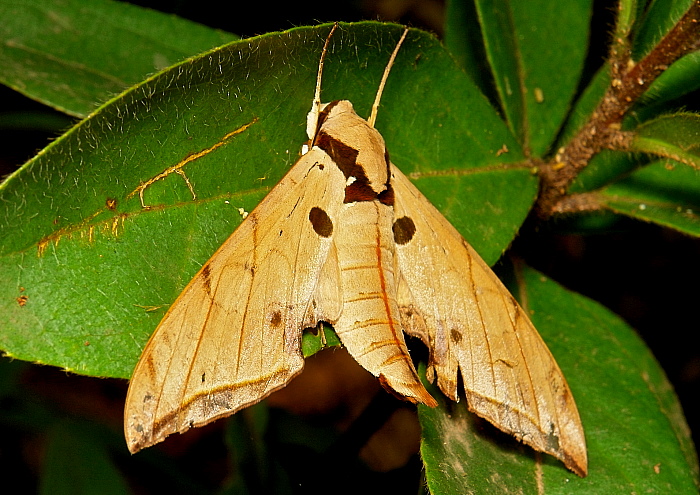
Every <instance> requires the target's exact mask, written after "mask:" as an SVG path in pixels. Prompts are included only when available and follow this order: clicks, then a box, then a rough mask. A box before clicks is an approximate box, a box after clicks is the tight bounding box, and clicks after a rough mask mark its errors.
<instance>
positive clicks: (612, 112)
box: [535, 0, 700, 219]
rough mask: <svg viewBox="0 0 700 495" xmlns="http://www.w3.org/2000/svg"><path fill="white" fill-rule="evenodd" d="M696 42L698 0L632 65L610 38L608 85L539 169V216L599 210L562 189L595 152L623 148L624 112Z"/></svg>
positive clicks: (587, 198)
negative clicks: (583, 120)
mask: <svg viewBox="0 0 700 495" xmlns="http://www.w3.org/2000/svg"><path fill="white" fill-rule="evenodd" d="M699 45H700V0H697V1H695V2H694V3H693V5H692V6H691V7H690V9H688V11H687V12H686V13H685V14H684V15H683V17H682V18H681V19H680V20H679V21H678V23H677V24H676V25H675V26H674V27H673V29H671V31H669V32H668V34H667V35H666V36H664V38H663V39H662V40H661V41H660V42H659V43H658V44H657V45H656V46H655V47H654V48H653V49H652V50H651V51H650V52H649V53H648V54H647V55H646V56H645V57H644V58H643V59H642V60H640V61H639V62H637V63H634V61H633V60H632V59H631V57H630V50H629V45H628V40H626V39H622V38H617V39H615V40H614V42H613V46H612V47H611V49H610V72H611V76H612V77H611V84H610V86H609V87H608V89H607V91H606V92H605V95H604V97H603V99H602V100H601V101H600V103H599V104H598V106H597V108H596V109H595V110H594V111H593V113H592V114H591V117H590V119H589V120H588V121H587V122H586V123H585V124H584V125H583V127H581V129H580V130H579V131H578V133H577V134H576V135H575V136H574V138H573V139H572V140H571V141H569V143H568V144H566V145H565V146H564V147H562V148H560V149H559V151H558V152H557V153H556V155H555V156H554V158H553V159H552V160H550V161H549V162H547V163H545V164H543V165H542V166H541V167H540V180H541V192H540V197H539V199H538V202H537V205H536V207H535V209H536V213H537V215H538V216H539V217H540V218H542V219H547V218H549V217H551V216H552V215H554V214H557V213H566V212H574V211H590V210H595V209H598V208H600V205H599V203H598V202H597V201H595V197H593V196H591V195H580V196H581V197H580V198H573V197H567V189H568V187H569V186H570V185H571V183H572V182H573V181H574V179H575V178H576V176H577V175H578V174H579V173H580V172H581V170H583V169H584V168H585V167H586V166H587V165H588V163H589V162H590V160H591V158H593V156H594V155H596V154H597V153H599V152H600V151H601V150H603V149H613V150H627V149H629V145H630V142H631V140H632V138H633V134H632V133H629V132H624V131H622V130H621V123H622V119H623V118H624V116H625V114H626V113H627V112H628V111H629V109H630V108H631V107H632V105H633V104H634V103H635V102H636V101H637V100H638V99H639V97H640V96H642V95H643V94H644V92H645V91H646V90H647V89H649V86H651V84H652V83H653V82H654V81H655V80H656V78H657V77H658V76H659V75H660V74H661V73H662V72H663V71H665V70H666V69H667V68H668V67H670V66H671V64H673V62H675V61H676V60H678V59H679V58H681V57H683V56H684V55H687V54H688V53H691V52H693V51H695V50H697V49H698V47H699Z"/></svg>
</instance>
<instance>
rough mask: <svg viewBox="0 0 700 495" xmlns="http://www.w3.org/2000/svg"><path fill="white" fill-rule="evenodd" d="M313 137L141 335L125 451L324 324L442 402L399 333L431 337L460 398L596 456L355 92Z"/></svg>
mask: <svg viewBox="0 0 700 495" xmlns="http://www.w3.org/2000/svg"><path fill="white" fill-rule="evenodd" d="M336 28H337V25H335V26H334V27H333V28H332V29H331V31H330V34H329V35H328V38H327V39H326V42H325V45H324V47H323V50H322V53H321V58H320V62H319V67H318V76H317V82H316V91H315V96H314V100H313V103H312V108H311V111H310V112H309V115H308V119H307V133H308V136H309V144H308V145H307V146H305V147H304V148H303V154H302V156H301V157H300V158H299V160H298V161H297V162H296V163H295V164H294V165H293V166H292V168H291V169H290V170H289V171H288V173H287V174H286V175H285V177H284V178H283V179H282V180H281V181H280V182H279V184H277V185H276V186H275V187H274V188H273V189H272V190H271V191H270V193H269V194H268V195H267V196H266V197H265V199H263V201H262V202H261V203H260V204H259V205H258V206H257V207H256V208H255V209H254V210H253V211H252V212H251V213H250V214H249V215H248V216H247V218H245V219H244V220H243V222H242V223H241V224H240V226H239V227H238V228H237V229H236V231H235V232H234V233H233V234H231V236H230V237H229V238H228V239H227V240H226V241H225V242H224V244H223V245H222V246H221V247H220V248H219V249H218V250H217V251H216V252H215V253H214V255H213V256H212V257H211V259H209V261H207V262H206V263H205V264H204V265H203V266H202V268H201V269H200V271H199V272H198V273H197V274H196V275H195V277H194V278H193V279H192V281H191V282H190V283H189V284H188V285H187V287H186V288H185V289H184V290H183V291H182V293H181V294H180V296H179V297H178V298H177V300H176V301H175V302H174V303H173V305H172V306H171V307H170V309H169V310H168V312H167V314H166V315H165V317H164V318H163V320H162V321H161V322H160V324H159V326H158V328H157V329H156V330H155V332H154V333H153V335H152V337H151V338H150V340H149V341H148V343H147V345H146V347H145V348H144V350H143V353H142V355H141V358H140V360H139V362H138V364H137V365H136V368H135V370H134V373H133V377H132V379H131V383H130V386H129V391H128V395H127V400H126V407H125V412H124V430H125V436H126V441H127V444H128V447H129V450H130V451H131V452H132V453H133V452H137V451H138V450H140V449H142V448H144V447H147V446H150V445H153V444H155V443H157V442H160V441H162V440H163V439H164V438H165V437H167V436H168V435H170V434H171V433H174V432H184V431H186V430H188V429H189V428H191V427H193V426H201V425H204V424H207V423H209V422H211V421H214V420H216V419H218V418H221V417H224V416H228V415H230V414H232V413H234V412H236V411H238V410H240V409H241V408H243V407H246V406H249V405H251V404H254V403H256V402H259V401H260V400H262V399H263V398H265V397H267V396H268V395H269V394H270V393H272V392H273V391H275V390H277V389H279V388H281V387H284V386H285V385H286V384H287V383H288V382H289V381H290V380H291V379H292V378H293V377H294V376H295V375H297V374H298V373H299V372H301V370H302V368H303V366H304V360H303V357H302V353H301V347H300V345H301V336H302V331H303V330H304V329H305V328H308V327H314V326H316V325H317V324H318V323H319V322H327V323H330V324H331V325H332V326H333V328H334V329H335V331H336V333H337V334H338V337H339V338H340V341H341V342H342V344H343V345H344V346H345V347H346V348H347V350H348V351H349V353H350V354H351V355H352V356H353V357H354V358H355V359H356V360H357V362H358V363H359V364H360V365H362V366H363V367H364V368H365V369H366V370H367V371H369V372H370V373H372V374H373V375H374V376H376V377H377V378H378V379H379V381H380V382H381V384H382V385H383V386H384V388H386V389H387V390H388V391H390V392H392V393H393V394H395V395H397V396H399V397H401V398H404V399H405V400H408V401H410V402H414V403H420V404H425V405H427V406H430V407H435V406H437V402H436V401H435V399H434V398H433V397H432V396H431V395H430V394H429V393H428V391H427V390H426V389H425V387H424V386H423V384H422V383H421V381H420V379H419V377H418V374H417V372H416V369H415V368H414V365H413V362H412V361H411V358H410V356H409V353H408V350H407V348H406V343H405V340H404V333H406V334H409V335H412V336H415V337H418V338H420V339H421V340H422V341H423V342H424V343H425V345H426V346H427V348H428V349H429V351H430V358H429V363H428V366H427V377H428V379H429V380H430V381H432V382H436V383H437V386H438V387H439V389H440V390H441V391H442V392H443V393H444V394H445V395H446V396H447V397H449V398H450V399H452V400H453V401H457V400H458V399H459V395H458V376H459V375H461V377H462V382H463V385H464V394H465V396H466V400H467V404H468V407H469V409H470V410H472V411H473V412H475V413H476V414H478V415H479V416H481V417H483V418H485V419H487V420H488V421H490V422H491V423H493V424H494V425H496V426H497V427H498V428H500V429H501V430H503V431H505V432H507V433H510V434H511V435H514V436H515V437H516V438H518V439H519V440H521V441H523V442H524V443H526V444H528V445H530V446H532V447H533V448H535V449H536V450H539V451H542V452H546V453H549V454H551V455H553V456H555V457H557V458H559V459H561V460H562V461H563V462H564V463H565V464H566V466H567V467H569V468H570V469H572V470H573V471H574V472H576V473H578V474H579V475H582V476H585V474H586V471H587V454H586V445H585V439H584V434H583V428H582V425H581V420H580V419H579V415H578V410H577V409H576V405H575V403H574V399H573V397H572V394H571V391H570V390H569V387H568V385H567V383H566V380H565V378H564V376H563V375H562V372H561V370H560V369H559V367H558V366H557V364H556V362H555V361H554V358H553V357H552V355H551V353H550V352H549V350H548V349H547V347H546V345H545V344H544V342H543V341H542V339H541V337H540V336H539V334H538V333H537V331H536V330H535V328H534V326H533V325H532V323H531V322H530V320H529V318H528V317H527V315H526V314H525V312H524V311H523V309H522V308H521V307H520V306H519V305H518V303H517V302H516V301H515V299H514V298H513V297H512V296H511V294H510V293H509V292H508V290H507V289H506V288H505V287H504V286H503V284H502V283H501V281H500V280H499V279H498V278H497V277H496V276H495V275H494V273H493V272H492V271H491V269H490V268H489V267H488V265H486V263H484V262H483V261H482V259H481V258H480V257H479V255H478V254H477V253H476V252H475V251H474V250H473V249H472V248H471V246H470V245H469V244H468V243H467V242H466V241H465V240H464V239H463V238H462V236H461V235H460V234H459V233H458V232H457V230H456V229H455V228H454V227H453V226H452V225H451V224H450V223H449V222H448V221H447V220H446V219H445V218H444V217H443V215H442V214H441V213H440V212H439V211H438V210H437V209H436V208H435V207H434V206H433V205H432V204H431V203H430V202H429V201H428V200H427V199H426V198H425V196H423V194H421V193H420V192H419V191H418V189H417V188H416V187H415V186H414V185H413V184H412V183H411V182H410V181H409V180H408V179H407V178H406V176H405V175H404V174H403V173H402V172H401V171H400V170H399V169H398V168H397V167H396V166H395V165H394V164H393V163H391V161H390V159H389V154H388V152H387V150H386V146H385V143H384V139H383V138H382V136H381V134H380V133H379V132H378V131H377V130H376V129H375V128H374V123H375V120H376V115H377V109H378V107H379V100H380V97H381V92H382V90H383V87H384V84H385V82H386V79H387V77H388V74H389V70H390V68H391V66H392V64H393V62H394V60H395V58H396V56H397V53H398V50H399V47H400V46H401V43H403V41H404V40H405V38H406V36H407V33H408V30H406V31H404V33H403V35H402V37H401V39H400V41H399V42H398V44H397V46H396V48H395V49H394V52H393V54H392V55H391V58H390V60H389V63H388V64H387V67H386V69H385V71H384V75H383V77H382V80H381V83H380V85H379V90H378V92H377V96H376V99H375V102H374V105H373V107H372V113H371V115H370V117H369V119H368V120H364V119H362V118H361V117H359V116H358V115H357V114H356V113H355V111H354V110H353V106H352V104H351V103H350V102H349V101H346V100H339V101H333V102H331V103H328V104H323V105H322V104H321V98H320V92H321V76H322V73H323V64H324V60H325V57H326V54H327V51H328V46H329V42H330V40H331V37H332V36H333V33H334V31H335V30H336Z"/></svg>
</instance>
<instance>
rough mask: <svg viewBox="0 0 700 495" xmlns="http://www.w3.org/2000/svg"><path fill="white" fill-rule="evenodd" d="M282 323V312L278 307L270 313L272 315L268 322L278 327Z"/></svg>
mask: <svg viewBox="0 0 700 495" xmlns="http://www.w3.org/2000/svg"><path fill="white" fill-rule="evenodd" d="M281 323H282V312H281V311H280V310H279V309H278V310H277V311H275V312H274V313H272V317H271V318H270V324H271V325H272V326H273V327H275V328H276V327H278V326H280V324H281Z"/></svg>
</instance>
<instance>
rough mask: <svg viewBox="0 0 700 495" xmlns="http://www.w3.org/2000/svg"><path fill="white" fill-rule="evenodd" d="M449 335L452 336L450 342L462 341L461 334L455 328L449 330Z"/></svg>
mask: <svg viewBox="0 0 700 495" xmlns="http://www.w3.org/2000/svg"><path fill="white" fill-rule="evenodd" d="M450 336H451V337H452V342H454V343H456V344H459V343H460V342H461V341H462V334H461V333H460V331H459V330H457V329H456V328H453V329H452V330H450Z"/></svg>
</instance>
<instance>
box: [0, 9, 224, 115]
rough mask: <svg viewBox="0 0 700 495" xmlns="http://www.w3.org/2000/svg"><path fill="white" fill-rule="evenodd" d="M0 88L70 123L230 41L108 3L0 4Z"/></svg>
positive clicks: (148, 12)
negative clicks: (67, 116) (153, 76)
mask: <svg viewBox="0 0 700 495" xmlns="http://www.w3.org/2000/svg"><path fill="white" fill-rule="evenodd" d="M0 19H2V22H1V23H0V83H2V84H6V85H8V86H10V87H12V88H14V89H16V90H17V91H20V92H22V93H24V94H25V95H27V96H29V97H30V98H34V99H36V100H38V101H40V102H42V103H44V104H46V105H49V106H52V107H54V108H56V109H58V110H61V111H63V112H66V113H68V114H71V115H75V116H78V117H84V116H86V115H87V114H88V113H90V112H91V111H92V110H94V109H95V108H96V106H97V104H98V103H101V102H103V101H106V100H107V99H108V98H110V97H111V96H113V95H115V94H117V93H120V92H121V91H122V90H124V89H125V88H127V87H128V86H131V85H132V84H135V83H137V82H139V81H141V80H143V79H144V78H145V77H146V76H147V75H149V74H152V73H154V72H156V71H158V70H160V69H163V68H165V67H168V66H169V65H172V64H174V63H175V62H177V61H179V60H182V59H184V58H185V57H189V56H192V55H196V54H197V53H200V52H202V51H204V50H208V49H210V48H214V47H215V46H219V45H223V44H224V43H227V42H229V41H232V40H234V39H236V36H234V35H232V34H229V33H225V32H222V31H218V30H215V29H211V28H208V27H205V26H201V25H199V24H196V23H194V22H191V21H187V20H185V19H181V18H178V17H175V16H171V15H166V14H162V13H160V12H156V11H153V10H148V9H144V8H141V7H137V6H135V5H129V4H127V3H122V2H115V1H112V0H90V1H89V2H85V1H81V0H41V1H37V0H0Z"/></svg>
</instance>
